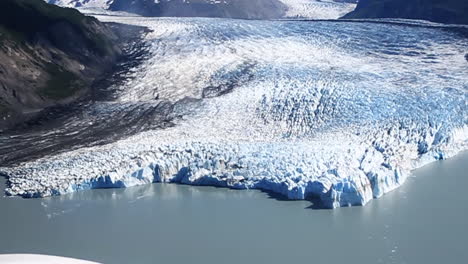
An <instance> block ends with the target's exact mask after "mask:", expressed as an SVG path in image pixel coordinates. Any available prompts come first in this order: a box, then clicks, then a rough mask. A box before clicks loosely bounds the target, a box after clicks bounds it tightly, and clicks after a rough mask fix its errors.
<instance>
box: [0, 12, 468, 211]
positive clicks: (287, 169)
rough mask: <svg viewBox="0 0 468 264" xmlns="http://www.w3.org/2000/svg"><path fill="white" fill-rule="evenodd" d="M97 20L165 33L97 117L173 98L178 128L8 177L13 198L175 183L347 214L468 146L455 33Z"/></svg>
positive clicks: (460, 44)
mask: <svg viewBox="0 0 468 264" xmlns="http://www.w3.org/2000/svg"><path fill="white" fill-rule="evenodd" d="M99 19H101V20H104V21H116V22H123V23H130V24H135V25H144V26H148V27H150V28H151V29H152V30H153V32H152V33H150V34H149V35H148V37H147V40H148V41H150V42H151V50H150V56H149V59H148V60H147V61H146V62H145V63H144V64H143V65H141V66H138V68H135V69H133V70H132V71H131V72H132V73H131V74H132V76H133V78H129V79H128V80H127V81H126V82H125V83H124V84H122V87H121V89H118V90H119V91H120V92H119V93H118V94H117V99H116V100H115V101H113V102H112V103H107V104H105V105H103V104H100V103H99V102H97V103H96V105H95V106H94V108H93V109H92V115H100V114H104V113H107V112H108V111H112V110H113V108H114V107H119V105H120V104H133V105H135V106H141V107H143V106H145V105H148V104H157V103H159V102H161V101H167V102H170V103H172V104H174V110H173V111H174V112H173V115H174V116H175V117H177V118H175V119H174V126H172V127H169V128H166V129H161V130H151V131H146V132H141V133H138V134H135V135H133V136H131V137H128V138H126V139H124V140H120V141H117V142H115V143H112V144H107V145H104V146H97V147H89V148H82V149H79V150H74V151H69V152H65V153H62V154H58V155H53V156H47V157H43V158H41V159H38V160H36V161H31V162H25V163H22V164H18V165H17V166H13V167H4V168H1V169H0V171H1V172H2V173H3V174H5V175H8V176H9V188H8V189H7V193H8V194H9V195H21V196H24V197H42V196H49V195H59V194H64V193H69V192H74V191H77V190H87V189H92V188H109V187H118V188H120V187H130V186H135V185H141V184H148V183H152V182H177V183H183V184H191V185H212V186H220V187H228V188H234V189H261V190H265V191H271V192H273V193H276V194H279V195H282V196H284V197H286V198H288V199H308V200H311V201H313V202H314V203H317V204H320V206H323V207H327V208H336V207H340V206H349V205H364V204H366V203H367V202H369V201H370V200H372V199H373V198H377V197H380V196H382V195H383V194H385V193H386V192H389V191H391V190H393V189H395V188H397V187H398V186H400V185H401V184H403V183H404V182H405V180H406V179H407V177H408V176H409V175H410V172H411V170H413V169H414V168H417V167H419V166H421V165H423V164H426V163H427V162H430V161H434V160H439V159H444V158H447V157H450V156H452V155H455V154H456V153H457V152H459V151H462V150H466V149H467V146H468V128H467V127H468V118H467V111H466V110H467V105H466V98H467V97H466V96H467V87H466V84H467V77H466V76H468V69H467V68H466V61H465V58H464V54H465V53H464V52H465V46H466V41H465V40H464V39H462V38H461V37H460V36H459V35H457V34H454V33H451V32H450V31H447V30H445V29H444V30H442V29H439V28H437V27H427V28H426V27H413V26H408V27H406V26H402V25H392V24H372V25H370V24H367V23H348V22H346V23H334V22H313V23H310V22H298V21H239V20H223V19H216V23H212V22H213V20H211V19H199V18H197V19H195V18H192V19H175V18H164V19H158V18H153V19H150V18H140V17H116V16H99ZM226 86H229V88H230V89H231V90H230V92H229V93H226V94H222V95H221V96H220V95H219V94H215V95H214V96H209V97H205V96H204V95H206V91H217V90H219V89H224V88H225V87H226ZM218 88H219V89H218ZM155 94H158V97H157V99H155ZM187 98H191V99H190V100H188V99H187Z"/></svg>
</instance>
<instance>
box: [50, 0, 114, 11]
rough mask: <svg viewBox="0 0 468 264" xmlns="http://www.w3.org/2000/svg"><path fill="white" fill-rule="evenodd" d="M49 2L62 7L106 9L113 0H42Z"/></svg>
mask: <svg viewBox="0 0 468 264" xmlns="http://www.w3.org/2000/svg"><path fill="white" fill-rule="evenodd" d="M44 1H46V2H47V3H49V4H55V5H59V6H64V7H86V8H100V9H108V8H109V6H110V5H111V4H112V2H113V1H114V0H44Z"/></svg>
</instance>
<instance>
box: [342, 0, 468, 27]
mask: <svg viewBox="0 0 468 264" xmlns="http://www.w3.org/2000/svg"><path fill="white" fill-rule="evenodd" d="M344 18H407V19H424V20H429V21H433V22H440V23H451V24H468V1H467V0H360V1H359V3H358V5H357V7H356V10H355V11H353V12H351V13H349V14H347V15H346V16H344Z"/></svg>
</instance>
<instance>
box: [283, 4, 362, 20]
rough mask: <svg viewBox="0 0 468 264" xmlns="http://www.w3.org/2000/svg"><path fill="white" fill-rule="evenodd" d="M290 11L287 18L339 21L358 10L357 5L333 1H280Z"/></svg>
mask: <svg viewBox="0 0 468 264" xmlns="http://www.w3.org/2000/svg"><path fill="white" fill-rule="evenodd" d="M280 1H281V2H283V3H284V4H285V5H286V6H288V11H287V13H286V17H287V18H309V19H338V18H340V17H342V16H344V15H346V14H347V13H349V12H351V11H353V10H354V9H355V8H356V4H352V3H342V2H335V1H333V0H280Z"/></svg>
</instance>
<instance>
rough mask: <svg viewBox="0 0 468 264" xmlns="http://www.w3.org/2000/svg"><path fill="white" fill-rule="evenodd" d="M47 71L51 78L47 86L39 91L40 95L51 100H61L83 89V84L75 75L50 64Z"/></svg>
mask: <svg viewBox="0 0 468 264" xmlns="http://www.w3.org/2000/svg"><path fill="white" fill-rule="evenodd" d="M46 71H47V72H48V73H49V74H50V76H51V78H50V79H49V80H48V81H47V83H46V85H45V86H44V87H42V88H41V89H39V94H40V95H42V96H45V97H47V98H49V99H53V100H60V99H65V98H68V97H70V96H72V95H74V94H75V93H76V92H77V91H78V90H80V89H81V88H83V83H82V82H81V81H80V79H79V78H78V76H76V75H75V74H74V73H72V72H70V71H67V70H65V69H62V68H60V67H59V66H57V65H55V64H52V63H49V64H48V65H47V66H46Z"/></svg>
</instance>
